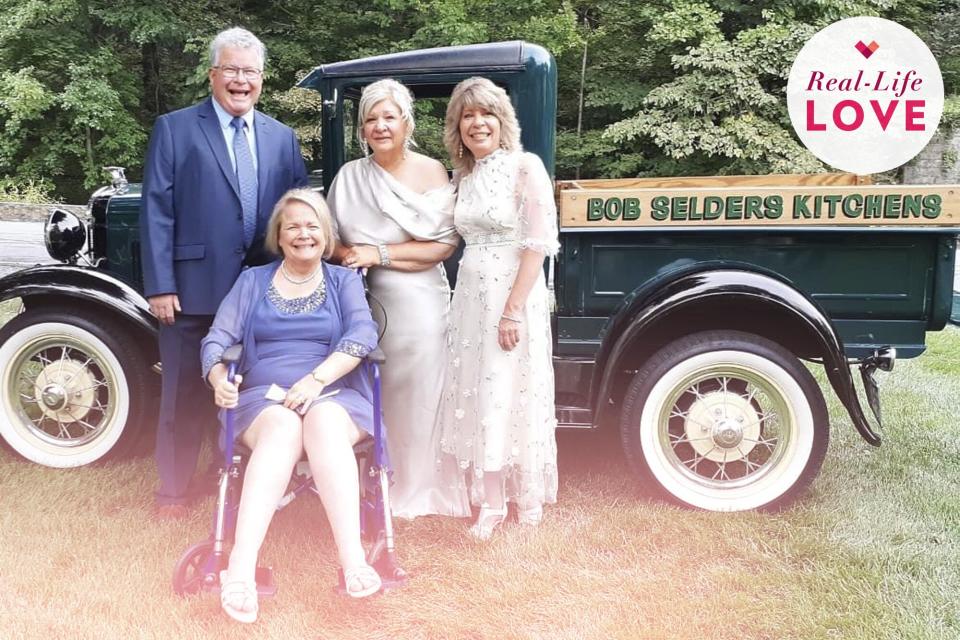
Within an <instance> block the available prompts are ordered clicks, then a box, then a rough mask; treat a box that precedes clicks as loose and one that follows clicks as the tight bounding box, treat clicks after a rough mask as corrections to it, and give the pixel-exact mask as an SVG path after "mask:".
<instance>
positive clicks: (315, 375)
mask: <svg viewBox="0 0 960 640" xmlns="http://www.w3.org/2000/svg"><path fill="white" fill-rule="evenodd" d="M310 377H311V378H313V379H314V380H316V381H317V382H319V383H320V384H322V385H323V386H327V381H326V380H324V379H323V378H321V377H320V372H319V371H317V370H316V369H314V370H313V371H311V372H310Z"/></svg>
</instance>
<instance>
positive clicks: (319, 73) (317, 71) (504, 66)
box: [298, 40, 550, 88]
mask: <svg viewBox="0 0 960 640" xmlns="http://www.w3.org/2000/svg"><path fill="white" fill-rule="evenodd" d="M549 55H550V54H549V53H548V52H547V51H546V50H545V49H544V48H543V47H540V46H537V45H535V44H530V43H529V42H523V41H522V40H512V41H510V42H491V43H486V44H468V45H462V46H456V47H438V48H435V49H420V50H418V51H403V52H400V53H388V54H385V55H380V56H371V57H369V58H361V59H359V60H347V61H345V62H334V63H331V64H322V65H320V66H318V67H315V68H314V69H313V71H311V72H310V74H309V75H307V77H305V78H304V79H303V80H301V81H300V82H299V83H298V86H300V87H305V88H315V85H316V83H317V82H319V81H320V80H321V79H322V78H324V77H334V76H363V75H367V74H375V75H385V74H386V75H389V74H403V73H450V72H468V73H469V72H474V71H475V72H477V73H480V72H484V73H489V72H491V71H497V70H502V71H507V70H513V71H517V70H521V69H523V68H524V67H525V66H526V65H527V64H528V63H529V62H539V61H542V60H543V59H545V58H546V57H548V56H549Z"/></svg>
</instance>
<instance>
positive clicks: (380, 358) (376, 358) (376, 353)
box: [367, 347, 387, 364]
mask: <svg viewBox="0 0 960 640" xmlns="http://www.w3.org/2000/svg"><path fill="white" fill-rule="evenodd" d="M367 360H369V361H370V362H374V363H376V364H383V363H384V362H386V361H387V355H386V354H385V353H384V352H383V349H381V348H380V347H377V348H376V349H374V350H373V351H371V352H370V353H368V354H367Z"/></svg>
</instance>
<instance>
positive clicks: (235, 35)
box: [210, 27, 267, 68]
mask: <svg viewBox="0 0 960 640" xmlns="http://www.w3.org/2000/svg"><path fill="white" fill-rule="evenodd" d="M225 47H230V48H233V49H253V50H254V51H255V52H256V54H257V56H258V57H259V58H260V67H261V68H263V65H264V64H266V62H267V48H266V47H265V46H263V43H262V42H260V39H259V38H257V36H255V35H253V34H252V33H250V32H249V31H247V30H246V29H244V28H242V27H232V28H230V29H226V30H224V31H221V32H220V33H218V34H217V35H216V36H214V38H213V40H212V41H211V42H210V66H211V67H215V66H217V63H218V62H220V51H222V50H223V49H224V48H225Z"/></svg>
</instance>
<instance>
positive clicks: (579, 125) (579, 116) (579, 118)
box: [575, 16, 590, 180]
mask: <svg viewBox="0 0 960 640" xmlns="http://www.w3.org/2000/svg"><path fill="white" fill-rule="evenodd" d="M583 27H584V29H589V27H590V25H589V23H588V22H587V16H583ZM586 80H587V37H586V35H584V38H583V60H582V62H581V63H580V100H579V104H578V106H577V140H578V141H579V140H580V134H581V133H582V131H583V86H584V84H585V83H586ZM575 177H576V179H577V180H579V179H580V164H579V163H577V171H576V175H575Z"/></svg>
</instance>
